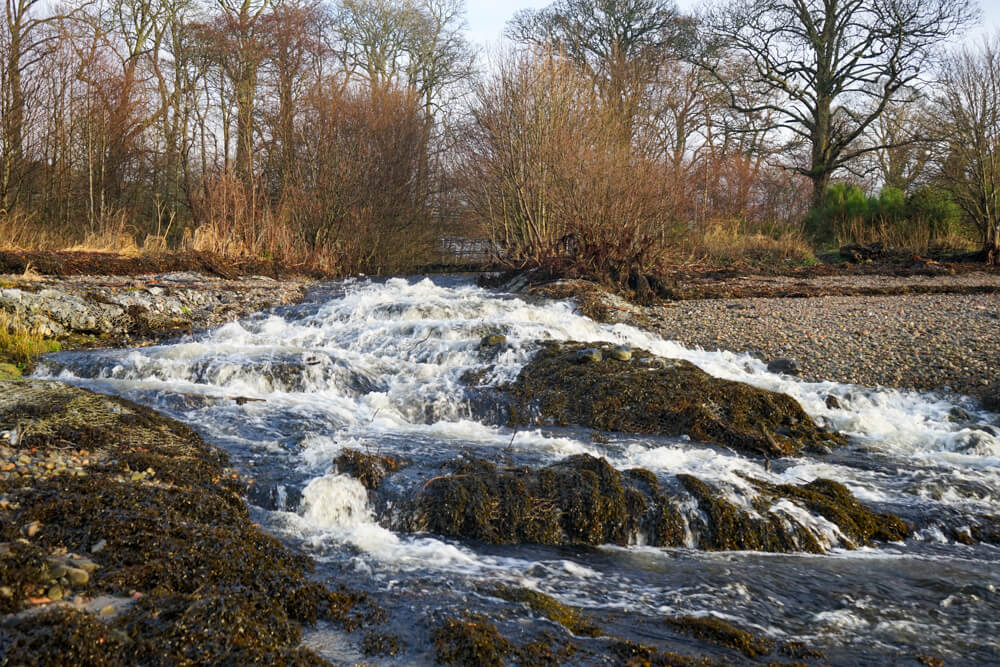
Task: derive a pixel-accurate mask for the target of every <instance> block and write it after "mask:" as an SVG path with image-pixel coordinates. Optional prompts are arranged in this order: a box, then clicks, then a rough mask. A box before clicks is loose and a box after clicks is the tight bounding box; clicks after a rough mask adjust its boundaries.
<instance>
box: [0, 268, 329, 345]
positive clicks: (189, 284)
mask: <svg viewBox="0 0 1000 667" xmlns="http://www.w3.org/2000/svg"><path fill="white" fill-rule="evenodd" d="M310 284H312V281H311V280H310V279H308V278H302V277H299V278H289V279H282V280H276V279H274V278H270V277H267V276H260V275H253V276H245V277H240V278H234V279H224V278H219V277H216V276H211V275H207V274H204V273H196V272H191V271H184V272H173V273H161V274H145V275H124V276H116V275H73V276H69V277H57V276H50V275H38V274H35V273H32V272H30V271H29V272H26V273H21V274H6V275H0V314H3V316H4V317H5V318H6V321H8V322H11V323H15V324H16V326H17V327H18V328H20V329H21V330H22V331H23V332H25V335H30V336H33V337H35V338H37V339H39V340H45V341H53V342H55V343H58V344H59V346H61V347H62V349H72V348H80V347H123V346H132V347H134V346H141V345H145V344H148V343H151V342H155V341H157V340H161V339H162V338H164V337H169V336H177V335H180V334H184V333H192V332H194V331H196V330H200V329H205V328H209V327H214V326H219V325H221V324H224V323H225V322H229V321H232V320H235V319H238V318H239V317H242V316H244V315H248V314H250V313H253V312H257V311H261V310H266V309H267V308H270V307H272V306H280V305H287V304H291V303H296V302H298V301H299V300H300V299H301V298H302V297H303V295H304V294H305V291H306V289H307V288H308V287H309V285H310ZM2 356H3V354H2V351H0V362H4V361H6V362H8V363H10V362H15V361H16V360H14V359H4V358H2Z"/></svg>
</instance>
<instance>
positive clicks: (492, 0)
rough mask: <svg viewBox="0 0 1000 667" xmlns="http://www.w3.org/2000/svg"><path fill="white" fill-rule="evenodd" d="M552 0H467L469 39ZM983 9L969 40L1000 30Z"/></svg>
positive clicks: (997, 3)
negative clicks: (980, 21)
mask: <svg viewBox="0 0 1000 667" xmlns="http://www.w3.org/2000/svg"><path fill="white" fill-rule="evenodd" d="M551 1H552V0H505V1H504V0H501V1H500V2H497V1H496V0H466V7H467V8H468V19H469V38H470V39H471V40H472V41H473V42H476V43H478V44H480V45H481V46H488V45H490V44H495V43H497V42H499V40H500V37H501V34H502V33H503V29H504V25H505V24H506V23H507V20H508V19H510V17H511V16H513V15H514V12H516V11H517V10H519V9H526V8H540V7H545V6H547V5H549V4H551ZM704 4H705V2H704V0H677V5H678V7H680V8H681V10H682V11H694V10H697V9H698V8H700V7H701V6H702V5H704ZM980 4H981V6H982V9H983V24H984V25H983V26H982V27H980V28H979V29H978V30H973V31H972V32H971V33H970V34H969V35H967V36H966V39H972V40H976V39H979V38H980V37H981V36H982V35H983V34H986V33H988V32H992V31H995V30H1000V0H980Z"/></svg>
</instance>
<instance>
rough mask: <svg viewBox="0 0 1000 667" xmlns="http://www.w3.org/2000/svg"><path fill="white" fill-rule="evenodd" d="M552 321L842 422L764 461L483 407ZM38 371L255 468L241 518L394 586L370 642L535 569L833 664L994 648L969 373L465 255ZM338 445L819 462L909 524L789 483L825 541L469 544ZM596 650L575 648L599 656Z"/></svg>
mask: <svg viewBox="0 0 1000 667" xmlns="http://www.w3.org/2000/svg"><path fill="white" fill-rule="evenodd" d="M493 333H502V334H504V335H505V336H506V346H505V348H504V350H503V351H502V353H500V355H499V356H498V357H494V358H491V359H490V360H489V365H488V366H487V363H486V361H485V360H484V358H483V355H482V354H481V350H480V339H481V338H482V337H483V336H484V335H487V334H493ZM546 339H554V340H576V341H595V342H596V341H608V342H614V343H616V344H627V345H631V346H633V347H637V348H642V349H646V350H649V351H651V352H653V353H655V354H657V355H661V356H664V357H672V358H681V359H686V360H689V361H691V362H693V363H694V364H696V365H697V366H699V367H701V368H702V369H703V370H705V371H707V372H708V373H710V374H712V375H715V376H718V377H722V378H726V379H731V380H738V381H741V382H746V383H749V384H752V385H755V386H757V387H761V388H765V389H769V390H773V391H779V392H783V393H786V394H789V395H791V396H792V397H794V398H795V399H796V400H797V401H798V402H799V403H800V404H801V405H802V407H803V408H804V409H805V411H806V412H807V413H808V414H809V415H810V416H812V417H813V419H815V420H816V421H817V422H819V423H823V424H826V425H828V426H830V427H832V428H834V429H836V430H838V431H840V432H841V433H844V434H845V435H847V436H848V438H849V445H848V446H847V447H844V448H841V449H838V450H837V451H835V452H833V453H831V454H827V455H825V456H817V455H809V456H805V455H803V456H799V457H789V458H785V459H779V460H773V461H770V462H767V461H764V460H761V459H759V458H752V457H747V456H743V455H740V454H737V453H735V452H733V451H730V450H726V449H724V448H719V447H714V446H710V445H704V444H701V443H697V442H693V441H691V440H689V439H688V438H686V437H683V436H682V437H680V438H656V437H648V436H633V435H624V434H603V437H599V438H596V439H595V438H594V437H593V433H592V431H590V430H589V429H583V428H555V427H553V428H535V429H520V430H517V431H515V430H512V429H510V428H507V427H503V426H495V425H489V424H487V423H483V421H482V420H481V419H477V418H476V416H475V413H474V410H473V409H472V407H471V406H470V401H469V399H468V390H467V386H466V384H465V383H464V382H463V381H462V378H463V376H464V375H466V374H467V373H468V372H469V371H473V372H477V371H484V370H485V372H486V378H485V381H486V382H489V383H493V384H502V383H504V382H508V381H512V380H513V379H514V378H516V377H517V374H518V372H519V370H520V369H521V367H522V366H523V365H524V364H525V363H526V362H527V361H528V360H529V359H530V358H531V355H532V354H533V352H534V351H535V350H537V349H538V341H539V340H546ZM36 375H37V376H39V377H53V378H58V379H60V380H64V381H67V382H70V383H73V384H77V385H80V386H84V387H87V388H91V389H94V390H97V391H101V392H106V393H113V394H117V395H121V396H125V397H127V398H130V399H132V400H135V401H138V402H140V403H144V404H146V405H149V406H152V407H154V408H156V409H158V410H161V411H163V412H165V413H166V414H169V415H171V416H173V417H175V418H177V419H180V420H181V421H184V422H185V423H187V424H190V425H192V426H194V427H195V428H197V429H198V430H199V432H200V433H201V434H202V435H203V436H204V437H205V439H206V440H207V441H209V442H210V443H212V444H215V445H217V446H220V447H222V448H223V449H225V450H227V451H228V452H229V453H230V455H231V457H232V459H233V462H234V465H236V466H237V467H238V468H239V469H240V470H241V471H242V472H244V473H245V474H246V475H248V476H249V477H251V478H252V479H253V481H254V483H253V492H252V493H251V495H250V502H251V505H252V510H253V513H254V517H255V519H256V520H258V521H260V522H261V524H262V525H263V526H264V527H265V528H266V529H267V530H269V531H270V532H272V533H273V534H275V535H277V536H278V537H280V538H281V539H283V540H285V541H286V542H288V543H290V544H292V545H293V546H295V547H296V548H299V549H302V550H304V551H306V552H308V553H309V554H311V555H312V556H313V557H314V558H315V559H316V560H317V562H318V571H319V574H320V576H322V577H324V578H327V579H328V580H329V581H330V582H331V583H332V584H333V585H336V584H338V583H344V584H345V585H346V586H347V587H348V588H354V589H361V590H365V591H367V592H369V593H370V594H371V595H372V596H373V597H374V598H375V599H376V600H377V601H379V602H380V603H381V604H382V605H383V606H384V607H385V608H386V610H387V611H388V614H389V620H388V628H389V629H391V630H392V631H393V632H396V633H398V634H399V635H400V636H401V637H402V639H403V643H404V649H403V653H402V654H401V655H397V656H395V657H392V658H387V659H386V660H385V664H402V663H408V664H423V663H430V662H432V661H433V656H434V653H433V646H432V645H431V643H430V641H429V639H428V637H429V634H430V628H432V627H433V626H434V625H435V623H436V622H438V621H439V619H440V618H441V617H442V615H447V614H450V613H456V614H457V613H459V612H460V611H464V610H472V611H478V612H483V613H485V614H488V615H494V612H496V611H497V610H501V609H509V608H510V606H511V605H510V603H507V602H503V601H501V600H498V599H495V598H492V597H491V596H489V595H488V594H484V593H483V590H484V589H483V585H484V584H493V583H503V584H507V585H511V586H520V587H526V588H529V589H534V590H538V591H541V592H544V593H546V594H548V595H551V596H553V597H554V598H556V599H557V600H559V601H560V602H563V603H566V604H570V605H574V606H577V607H581V608H583V609H584V610H585V611H586V612H588V613H589V614H590V615H591V616H592V617H593V618H594V619H595V621H597V622H598V623H599V624H600V625H601V626H602V627H603V628H604V629H605V630H606V631H607V632H608V633H609V634H611V633H614V634H616V635H618V636H621V637H625V638H628V639H631V640H633V641H636V642H640V643H648V644H658V643H662V644H664V645H668V646H670V647H671V648H672V649H673V650H676V651H678V652H681V653H683V652H684V649H685V645H684V642H685V640H684V639H683V638H682V637H680V638H679V637H678V635H677V633H676V632H672V631H669V630H668V629H666V628H665V627H664V625H663V623H662V619H663V618H664V617H669V616H678V615H693V616H715V617H718V618H721V619H724V620H727V621H730V622H732V623H734V624H736V625H739V626H741V627H744V628H746V629H749V630H752V631H754V632H756V633H759V634H762V635H766V636H769V637H771V638H772V639H774V640H775V641H778V642H786V641H802V642H805V643H807V644H808V645H810V646H813V647H816V648H818V649H821V650H822V651H823V652H824V654H825V656H826V658H825V659H826V661H829V662H833V663H837V664H886V663H887V662H889V663H892V662H899V663H902V664H906V663H909V662H912V661H914V660H915V658H916V657H917V656H918V655H934V656H940V657H941V658H944V659H946V660H947V661H949V662H954V663H960V664H961V663H978V664H984V663H994V664H998V663H1000V657H998V656H1000V593H998V591H997V588H998V586H1000V548H997V547H996V546H992V545H984V544H976V545H967V544H964V543H962V542H963V541H962V540H958V541H956V539H955V535H956V531H958V532H959V533H961V532H962V530H963V526H964V525H965V523H967V522H969V523H971V522H972V521H974V520H975V518H976V517H984V516H985V517H996V516H1000V440H998V438H997V435H996V434H998V433H1000V418H998V416H997V415H995V414H990V413H984V412H981V411H978V409H977V408H976V406H975V405H974V404H973V403H972V402H970V401H968V400H966V399H963V398H962V397H957V396H950V395H944V394H942V395H934V394H920V393H914V392H902V391H896V390H888V389H874V388H865V387H857V386H849V385H841V384H835V383H830V382H819V383H816V382H805V381H799V380H796V379H793V378H789V377H787V376H779V375H775V374H772V373H769V372H767V370H766V368H765V365H764V363H763V362H761V361H760V360H758V359H754V358H752V357H749V356H747V355H741V354H734V353H730V352H706V351H701V350H690V349H686V348H684V347H681V346H680V345H678V344H676V343H674V342H671V341H667V340H662V339H661V338H659V337H657V336H656V335H654V334H651V333H648V332H645V331H642V330H640V329H637V328H634V327H631V326H627V325H623V324H617V325H605V324H599V323H596V322H593V321H591V320H589V319H587V318H585V317H583V316H582V315H579V314H578V313H577V312H575V310H574V307H573V304H572V303H570V302H545V303H538V302H533V301H529V300H525V299H524V298H521V297H518V296H514V295H509V294H504V293H501V292H497V291H491V290H484V289H480V288H478V287H475V286H474V285H473V284H472V282H471V280H464V279H459V278H438V279H427V278H413V279H402V278H394V279H390V280H386V281H370V280H365V279H359V280H350V281H346V282H341V283H335V284H328V285H324V286H321V287H319V288H316V289H315V290H313V292H312V293H311V295H310V296H309V298H308V299H307V300H306V301H305V302H303V303H301V304H299V305H296V306H293V307H286V308H282V309H277V310H275V311H273V312H270V313H263V314H259V315H256V316H254V317H251V318H248V319H245V320H242V321H239V322H233V323H230V324H227V325H225V326H223V327H221V328H218V329H215V330H212V331H208V332H205V333H202V334H199V335H196V336H191V337H185V338H183V339H180V340H177V341H173V342H171V343H168V344H163V345H158V346H153V347H145V348H139V349H123V350H100V351H80V352H66V353H60V354H56V355H51V356H50V357H48V358H46V360H45V361H44V362H43V363H42V364H40V366H39V369H38V371H37V373H36ZM831 396H832V397H835V398H836V400H835V401H831V400H830V399H829V397H831ZM235 399H239V400H235ZM346 448H353V449H358V450H361V451H366V452H370V453H380V454H388V455H393V456H399V457H403V458H405V459H407V460H409V461H411V462H413V465H412V466H410V467H408V468H406V469H404V470H403V471H401V472H400V473H398V474H397V475H394V476H393V477H390V478H389V479H388V482H387V483H388V484H390V485H391V488H393V487H395V488H398V489H399V490H400V491H401V492H402V491H405V490H406V489H412V488H413V487H414V485H416V484H420V483H422V482H424V481H426V480H427V479H429V478H431V477H433V476H434V475H437V474H440V470H441V466H442V464H443V463H444V462H446V461H449V460H452V459H454V458H455V457H456V456H477V457H481V458H485V459H490V460H494V461H497V462H511V463H516V464H518V465H530V466H540V465H546V464H549V463H552V462H555V461H557V460H559V459H561V458H565V457H567V456H570V455H573V454H580V453H588V454H591V455H593V456H600V457H605V458H607V460H608V461H609V462H610V464H611V465H612V466H614V467H615V468H617V469H620V470H625V469H628V468H634V467H642V468H646V469H648V470H650V471H652V472H654V473H655V474H657V475H658V476H669V475H675V474H678V473H689V474H693V475H696V476H698V477H699V478H701V479H703V480H706V481H710V482H711V483H712V484H713V485H714V486H715V488H717V489H720V490H722V491H723V492H724V494H725V495H726V497H727V499H729V500H730V501H731V502H733V503H734V504H737V505H740V506H747V505H748V503H749V500H750V499H751V498H752V495H753V493H754V491H753V488H752V486H751V485H750V484H748V483H747V481H746V476H750V477H755V478H759V479H762V480H766V481H770V482H774V483H794V484H802V483H805V482H809V481H811V480H813V479H816V478H818V477H825V478H829V479H833V480H836V481H838V482H841V483H842V484H844V485H846V486H847V488H849V489H850V490H851V491H852V492H853V493H854V494H855V496H856V497H857V498H858V499H859V500H860V501H862V502H864V503H866V504H868V505H870V506H871V507H873V508H875V509H877V510H879V511H888V512H893V513H895V514H898V515H899V516H901V517H903V518H904V519H906V520H908V521H911V522H912V523H914V524H915V525H916V526H917V527H918V530H917V532H916V533H915V535H914V537H912V538H910V539H908V540H907V541H906V542H900V543H889V544H880V545H878V546H877V547H863V548H859V549H849V548H848V546H849V545H846V544H845V543H844V540H843V539H842V536H841V535H840V534H839V531H838V529H837V527H836V526H835V525H833V524H830V523H829V522H826V521H825V520H824V519H823V518H822V517H819V516H809V515H808V513H807V512H805V510H801V509H800V508H795V507H789V508H786V509H787V511H789V512H793V513H796V512H797V513H798V514H800V515H801V514H803V513H804V514H805V516H797V517H796V519H797V520H798V521H800V522H802V523H808V524H810V525H811V526H812V527H813V529H814V530H815V532H817V533H818V534H820V535H821V536H823V540H822V542H823V544H824V546H825V547H826V553H824V554H821V555H814V554H766V553H758V552H703V551H699V550H696V549H693V548H673V549H660V548H652V547H647V546H643V545H642V544H641V543H640V544H634V545H630V546H627V547H621V546H601V547H565V548H557V547H540V546H532V545H522V546H490V545H483V544H478V543H474V542H470V541H462V540H454V539H447V538H443V537H440V536H435V535H430V534H407V533H401V532H394V531H393V530H391V527H392V526H393V525H395V524H394V523H393V521H392V515H393V509H394V508H393V506H392V502H391V501H387V502H384V503H383V505H382V506H380V507H375V506H373V505H372V503H371V502H370V500H369V497H368V495H367V493H366V490H365V489H364V487H362V486H361V484H360V483H359V482H357V481H356V480H354V479H352V478H350V477H347V476H344V475H340V474H338V473H337V470H336V469H335V467H334V465H333V459H334V458H335V457H336V456H337V454H339V453H340V452H341V451H343V450H344V449H346ZM640 542H641V540H640ZM497 616H498V621H499V622H498V625H499V626H500V627H501V630H502V631H505V634H506V633H507V631H509V632H523V630H524V629H523V627H520V628H519V626H518V624H519V623H520V622H521V621H523V619H524V618H525V617H526V615H522V618H521V621H518V620H517V619H516V618H513V617H511V616H510V615H504V614H498V615H497ZM535 623H536V624H537V626H538V627H544V626H546V624H548V626H551V627H550V628H549V629H551V630H552V631H553V632H556V631H561V629H559V628H557V626H554V625H552V624H550V623H549V622H548V621H546V620H544V619H537V620H536V621H535ZM305 641H306V643H307V644H308V645H309V646H311V647H312V648H314V649H315V650H317V651H318V652H319V653H320V654H321V655H323V656H325V657H327V658H328V659H330V660H332V661H334V662H349V663H353V662H361V661H364V662H369V663H371V662H378V660H377V659H375V660H372V659H371V658H369V657H366V656H364V655H362V653H361V652H360V649H359V647H358V642H357V640H356V638H352V637H349V636H347V635H344V634H342V633H341V632H339V631H337V630H336V629H334V628H332V627H327V626H323V625H321V626H320V627H319V628H316V629H315V630H312V631H309V632H308V633H307V635H306V638H305ZM599 641H600V640H597V639H579V640H578V642H579V643H580V644H581V645H584V646H586V645H587V642H594V644H593V645H594V646H595V647H596V646H598V645H599V644H598V642H599ZM594 650H595V653H594V654H592V655H586V656H585V657H584V655H581V657H580V661H581V662H592V663H593V662H597V663H600V662H601V661H602V658H601V656H600V655H599V654H600V651H599V650H598V649H596V648H595V649H594ZM691 650H692V651H697V652H700V653H703V652H704V650H705V648H704V645H702V644H691ZM720 655H724V656H725V658H726V659H727V660H733V659H736V658H734V657H733V654H732V653H731V652H726V653H724V654H721V653H720ZM740 659H742V658H740ZM608 660H609V661H610V658H608ZM747 660H749V659H747ZM765 661H766V659H765ZM914 664H916V663H914Z"/></svg>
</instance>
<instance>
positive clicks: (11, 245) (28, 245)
mask: <svg viewBox="0 0 1000 667" xmlns="http://www.w3.org/2000/svg"><path fill="white" fill-rule="evenodd" d="M58 236H59V235H58V234H55V233H53V231H52V230H51V229H50V228H48V227H46V226H45V225H42V224H39V221H38V219H37V218H36V217H35V214H34V213H28V212H27V211H23V210H20V209H14V210H12V211H7V210H6V209H0V248H2V249H7V250H54V249H56V248H58V247H59V238H58Z"/></svg>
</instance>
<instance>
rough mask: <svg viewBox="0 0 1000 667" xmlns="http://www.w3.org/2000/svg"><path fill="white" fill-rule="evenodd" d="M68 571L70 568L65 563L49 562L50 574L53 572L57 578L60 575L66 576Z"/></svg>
mask: <svg viewBox="0 0 1000 667" xmlns="http://www.w3.org/2000/svg"><path fill="white" fill-rule="evenodd" d="M68 571H69V568H68V567H66V566H65V565H64V564H63V563H59V562H56V563H50V564H49V574H51V575H52V576H53V577H55V578H56V579H58V578H59V577H64V576H66V572H68Z"/></svg>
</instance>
